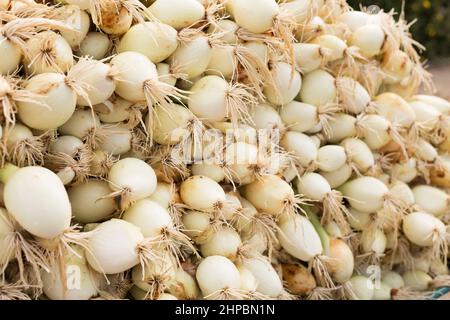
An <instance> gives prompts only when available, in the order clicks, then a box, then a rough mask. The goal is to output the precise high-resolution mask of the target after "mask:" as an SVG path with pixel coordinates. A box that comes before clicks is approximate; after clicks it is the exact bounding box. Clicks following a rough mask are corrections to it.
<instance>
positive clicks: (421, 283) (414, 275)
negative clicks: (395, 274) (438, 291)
mask: <svg viewBox="0 0 450 320" xmlns="http://www.w3.org/2000/svg"><path fill="white" fill-rule="evenodd" d="M402 277H403V281H404V282H405V287H408V288H411V289H413V290H418V291H425V290H427V289H428V285H429V283H430V282H431V280H432V278H431V277H430V276H429V275H428V274H427V273H426V272H423V271H421V270H410V271H406V272H405V273H404V274H403V275H402Z"/></svg>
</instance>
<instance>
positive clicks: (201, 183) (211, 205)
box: [180, 176, 225, 212]
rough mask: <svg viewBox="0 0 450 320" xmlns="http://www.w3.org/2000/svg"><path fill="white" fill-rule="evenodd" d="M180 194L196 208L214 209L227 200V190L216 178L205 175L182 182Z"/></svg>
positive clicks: (203, 209) (190, 205) (208, 210)
mask: <svg viewBox="0 0 450 320" xmlns="http://www.w3.org/2000/svg"><path fill="white" fill-rule="evenodd" d="M180 196H181V199H182V200H183V202H184V203H185V204H186V205H188V206H189V207H191V208H192V209H194V210H200V211H207V212H210V211H213V210H215V209H216V208H218V207H220V206H221V205H222V204H223V203H224V201H225V192H224V191H223V189H222V187H221V186H220V185H219V184H218V183H217V182H215V181H214V180H212V179H210V178H207V177H205V176H192V177H189V178H188V179H186V180H185V181H183V182H182V183H181V186H180Z"/></svg>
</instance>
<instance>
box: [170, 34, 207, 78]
mask: <svg viewBox="0 0 450 320" xmlns="http://www.w3.org/2000/svg"><path fill="white" fill-rule="evenodd" d="M211 56H212V48H211V45H210V43H209V38H208V37H207V36H206V35H204V34H202V33H198V34H196V35H195V36H192V39H189V40H188V41H182V42H181V43H180V45H179V46H178V48H177V49H176V50H175V52H174V53H173V54H172V55H171V56H170V58H169V63H170V65H171V69H172V72H173V73H176V74H182V75H183V76H184V77H186V78H187V79H193V78H195V77H198V76H200V75H201V74H202V73H203V72H205V71H206V69H207V68H208V65H209V62H210V61H211Z"/></svg>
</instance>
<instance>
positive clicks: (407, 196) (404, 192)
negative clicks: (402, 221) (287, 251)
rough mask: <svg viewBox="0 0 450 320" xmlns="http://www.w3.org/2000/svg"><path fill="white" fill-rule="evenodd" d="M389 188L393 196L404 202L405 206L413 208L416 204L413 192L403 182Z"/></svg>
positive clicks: (395, 182) (395, 183)
mask: <svg viewBox="0 0 450 320" xmlns="http://www.w3.org/2000/svg"><path fill="white" fill-rule="evenodd" d="M389 188H390V192H391V194H392V195H393V196H394V197H395V198H397V199H399V200H400V201H401V202H403V204H404V205H405V206H407V207H412V206H413V205H414V204H415V202H416V199H415V196H414V193H413V190H411V188H410V187H409V186H408V185H407V184H406V183H404V182H403V181H399V180H397V181H394V182H393V183H391V185H390V187H389Z"/></svg>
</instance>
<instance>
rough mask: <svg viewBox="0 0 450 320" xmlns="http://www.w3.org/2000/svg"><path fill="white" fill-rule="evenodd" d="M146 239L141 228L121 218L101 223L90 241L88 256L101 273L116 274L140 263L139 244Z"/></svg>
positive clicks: (88, 259)
mask: <svg viewBox="0 0 450 320" xmlns="http://www.w3.org/2000/svg"><path fill="white" fill-rule="evenodd" d="M143 240H144V236H143V235H142V233H141V232H140V231H139V228H138V227H136V226H134V225H133V224H131V223H129V222H127V221H124V220H119V219H111V220H108V221H106V222H103V223H101V224H99V225H98V226H97V227H96V228H95V229H94V232H93V234H92V235H91V237H90V238H89V242H88V250H86V258H87V261H88V262H89V265H90V266H91V267H92V268H93V269H94V270H96V271H97V272H100V273H105V274H115V273H119V272H123V271H126V270H128V269H130V268H132V267H134V266H135V265H137V264H138V263H139V258H140V253H139V252H138V246H139V245H140V244H141V243H142V241H143Z"/></svg>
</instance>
